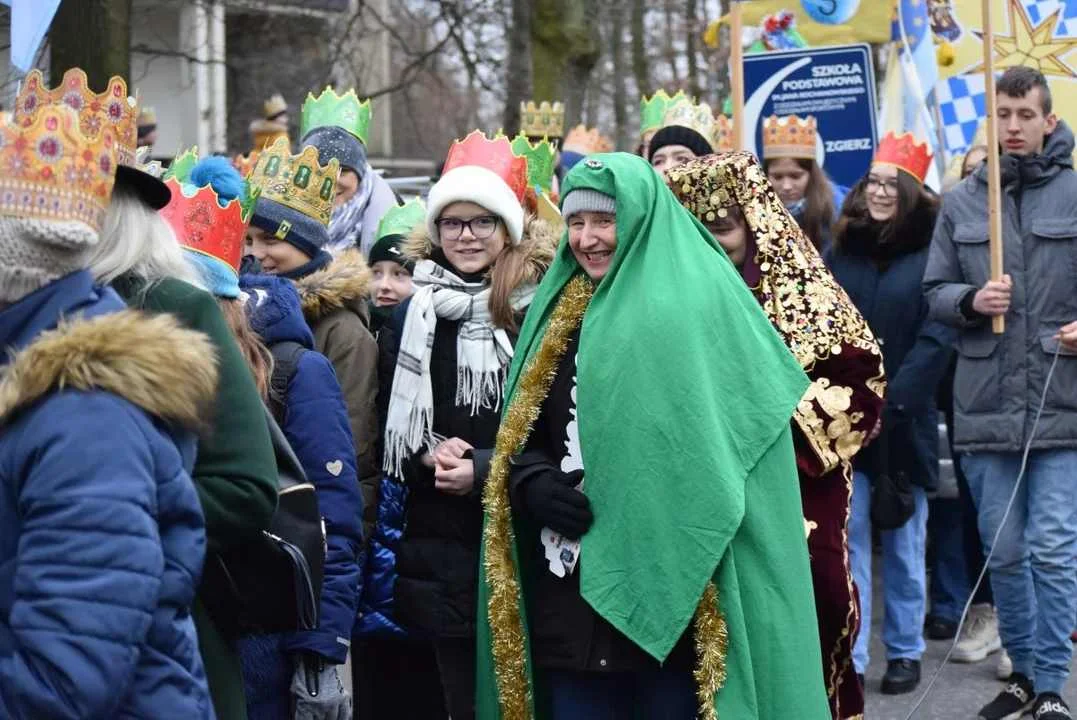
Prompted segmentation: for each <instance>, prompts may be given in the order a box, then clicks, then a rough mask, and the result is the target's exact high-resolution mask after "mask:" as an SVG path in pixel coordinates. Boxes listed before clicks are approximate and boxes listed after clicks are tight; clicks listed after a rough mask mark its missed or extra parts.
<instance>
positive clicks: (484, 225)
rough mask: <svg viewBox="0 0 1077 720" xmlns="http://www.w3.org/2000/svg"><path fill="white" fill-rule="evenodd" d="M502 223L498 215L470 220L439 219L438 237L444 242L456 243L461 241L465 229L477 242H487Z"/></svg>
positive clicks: (481, 216) (482, 216)
mask: <svg viewBox="0 0 1077 720" xmlns="http://www.w3.org/2000/svg"><path fill="white" fill-rule="evenodd" d="M500 222H501V218H499V217H498V216H497V215H479V216H477V217H473V218H471V219H470V220H464V219H462V218H454V217H447V218H438V222H437V226H438V236H439V237H440V238H441V239H442V240H443V241H444V240H448V241H450V242H454V241H456V240H459V239H460V236H461V235H463V234H464V228H467V229H468V230H469V231H470V232H471V236H472V237H473V238H475V239H476V240H486V239H487V238H489V237H490V236H491V235H493V234H494V232H495V231H496V230H497V225H498V223H500Z"/></svg>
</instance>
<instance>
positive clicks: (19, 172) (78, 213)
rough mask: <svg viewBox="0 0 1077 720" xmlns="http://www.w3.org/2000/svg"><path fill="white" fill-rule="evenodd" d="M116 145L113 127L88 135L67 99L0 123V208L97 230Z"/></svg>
mask: <svg viewBox="0 0 1077 720" xmlns="http://www.w3.org/2000/svg"><path fill="white" fill-rule="evenodd" d="M116 149H117V142H116V139H115V136H114V135H113V134H112V130H111V128H107V127H106V128H103V129H101V130H100V131H99V132H98V133H97V134H96V135H94V136H93V137H87V136H86V135H84V134H83V133H82V131H81V130H80V129H79V117H78V115H77V114H76V113H75V112H74V111H73V110H72V109H71V108H69V107H67V106H65V105H50V106H45V107H42V108H40V109H39V110H38V111H37V112H36V113H35V117H34V119H33V120H32V121H29V122H25V123H22V124H18V123H12V124H10V125H6V126H4V127H3V128H0V214H2V215H9V216H15V217H21V218H36V219H39V220H47V221H51V222H61V221H72V222H81V223H84V224H86V225H88V226H90V227H91V228H93V229H94V230H99V229H100V228H101V224H102V223H103V222H104V219H105V210H106V209H107V208H108V203H109V200H110V199H111V197H112V186H113V184H114V183H115V181H116Z"/></svg>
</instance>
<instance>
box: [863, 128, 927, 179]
mask: <svg viewBox="0 0 1077 720" xmlns="http://www.w3.org/2000/svg"><path fill="white" fill-rule="evenodd" d="M932 157H934V156H933V155H932V154H931V152H930V151H929V150H928V149H927V143H917V142H916V138H914V137H913V134H912V133H905V134H904V135H901V136H896V135H894V133H892V132H889V133H887V134H886V137H884V138H883V139H882V142H880V143H879V149H878V150H876V151H875V162H877V163H883V164H884V165H893V166H894V167H896V168H897V169H898V170H904V171H905V172H907V173H908V174H910V175H912V176H913V177H914V178H916V180H917V181H918V182H920V183H921V184H922V183H923V182H924V178H926V177H927V171H928V170H929V169H930V168H931V159H932Z"/></svg>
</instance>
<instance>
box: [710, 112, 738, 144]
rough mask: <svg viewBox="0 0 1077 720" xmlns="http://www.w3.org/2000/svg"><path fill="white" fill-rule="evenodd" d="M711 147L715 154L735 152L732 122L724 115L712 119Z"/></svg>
mask: <svg viewBox="0 0 1077 720" xmlns="http://www.w3.org/2000/svg"><path fill="white" fill-rule="evenodd" d="M711 145H712V146H714V152H716V153H727V152H735V151H736V148H735V147H733V121H732V120H730V119H729V118H728V117H726V116H725V115H718V116H716V117H715V118H714V130H713V132H712V135H711Z"/></svg>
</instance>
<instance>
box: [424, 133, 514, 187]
mask: <svg viewBox="0 0 1077 720" xmlns="http://www.w3.org/2000/svg"><path fill="white" fill-rule="evenodd" d="M464 165H477V166H479V167H483V168H486V169H487V170H489V171H491V172H493V173H494V174H496V175H497V176H498V177H500V178H501V179H502V180H504V181H505V184H506V185H508V186H509V189H510V190H512V192H513V193H515V195H516V198H517V199H518V200H519V201H520V202H521V204H522V203H523V200H524V193H525V191H526V190H527V160H526V159H525V158H523V157H520V156H519V155H517V154H516V153H514V152H513V151H512V144H511V143H510V142H509V139H508V138H507V137H505V136H504V135H499V136H497V137H495V138H494V139H493V140H491V139H490V138H488V137H486V134H485V133H484V132H482V131H481V130H473V131H472V132H471V133H470V134H469V135H468V136H467V137H466V138H464V139H463V140H457V141H456V142H454V143H453V144H452V147H450V148H449V154H448V156H446V158H445V167H444V168H443V170H442V174H443V175H444V174H445V173H448V172H449V171H450V170H453V169H455V168H458V167H462V166H464Z"/></svg>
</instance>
